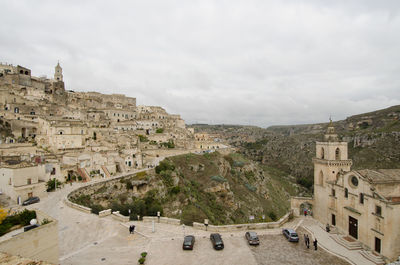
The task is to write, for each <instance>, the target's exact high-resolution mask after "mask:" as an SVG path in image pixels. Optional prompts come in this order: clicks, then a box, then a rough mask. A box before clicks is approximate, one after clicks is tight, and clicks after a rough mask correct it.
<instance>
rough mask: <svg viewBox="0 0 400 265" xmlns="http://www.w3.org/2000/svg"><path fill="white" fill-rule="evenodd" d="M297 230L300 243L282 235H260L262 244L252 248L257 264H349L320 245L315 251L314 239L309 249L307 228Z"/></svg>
mask: <svg viewBox="0 0 400 265" xmlns="http://www.w3.org/2000/svg"><path fill="white" fill-rule="evenodd" d="M296 232H297V233H298V235H299V238H300V242H299V243H293V242H288V241H287V240H286V238H285V237H283V236H282V235H266V236H260V245H259V246H258V247H253V248H251V251H252V253H253V255H254V257H255V259H256V261H257V264H260V265H265V264H302V265H314V264H335V265H348V264H349V263H348V262H346V261H344V260H343V259H340V258H338V257H336V256H333V255H331V254H329V253H328V252H326V251H325V250H323V249H321V248H320V247H318V250H317V251H315V250H314V246H313V244H312V241H311V245H310V248H309V249H307V248H306V246H305V244H304V240H303V236H304V232H305V230H304V229H302V228H298V229H297V230H296Z"/></svg>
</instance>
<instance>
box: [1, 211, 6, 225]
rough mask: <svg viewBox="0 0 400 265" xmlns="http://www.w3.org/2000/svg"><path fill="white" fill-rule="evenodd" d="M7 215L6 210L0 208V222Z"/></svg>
mask: <svg viewBox="0 0 400 265" xmlns="http://www.w3.org/2000/svg"><path fill="white" fill-rule="evenodd" d="M6 217H7V211H6V210H5V209H3V208H0V224H1V223H2V222H3V220H4V219H6Z"/></svg>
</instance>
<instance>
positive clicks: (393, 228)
mask: <svg viewBox="0 0 400 265" xmlns="http://www.w3.org/2000/svg"><path fill="white" fill-rule="evenodd" d="M313 162H314V196H313V198H299V197H297V198H293V199H292V209H293V210H294V211H295V215H298V214H301V212H302V208H303V207H304V205H305V204H310V205H312V206H311V207H312V213H313V216H314V218H315V219H317V220H318V221H319V222H321V223H322V224H329V225H330V226H331V227H332V228H333V229H332V230H333V231H334V232H336V233H339V234H341V235H343V236H344V237H346V238H349V239H350V241H358V242H359V243H360V245H361V246H362V247H363V248H364V249H367V250H371V251H372V252H373V253H374V254H375V255H378V256H382V257H383V258H385V259H386V260H395V259H397V257H398V256H399V255H400V225H399V223H398V221H399V220H400V169H377V170H370V169H363V170H351V166H352V160H351V159H348V157H347V142H341V141H340V140H339V138H338V136H337V134H336V133H335V129H334V127H333V125H332V122H331V123H330V124H329V126H328V129H327V132H326V134H325V139H324V141H323V142H317V143H316V157H315V158H314V159H313ZM300 203H303V204H301V206H299V205H300Z"/></svg>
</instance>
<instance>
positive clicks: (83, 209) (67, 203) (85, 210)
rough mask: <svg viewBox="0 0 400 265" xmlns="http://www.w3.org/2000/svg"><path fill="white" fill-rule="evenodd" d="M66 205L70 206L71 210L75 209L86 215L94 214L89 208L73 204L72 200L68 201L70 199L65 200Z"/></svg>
mask: <svg viewBox="0 0 400 265" xmlns="http://www.w3.org/2000/svg"><path fill="white" fill-rule="evenodd" d="M64 203H65V204H66V205H68V206H69V207H71V208H74V209H76V210H79V211H82V212H84V213H92V209H90V208H89V207H85V206H82V205H79V204H76V203H73V202H71V201H70V200H68V198H65V199H64Z"/></svg>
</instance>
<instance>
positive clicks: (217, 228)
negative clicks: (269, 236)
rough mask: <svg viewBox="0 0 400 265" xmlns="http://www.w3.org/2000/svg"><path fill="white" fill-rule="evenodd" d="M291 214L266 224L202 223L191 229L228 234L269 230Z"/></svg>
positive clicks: (194, 225) (279, 224)
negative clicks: (206, 224)
mask: <svg viewBox="0 0 400 265" xmlns="http://www.w3.org/2000/svg"><path fill="white" fill-rule="evenodd" d="M291 214H292V212H289V213H287V214H285V215H284V216H283V217H282V218H281V219H279V220H278V221H276V222H268V223H254V224H252V223H247V224H234V225H210V224H209V225H208V227H207V229H206V226H205V225H204V224H202V223H196V222H193V228H196V229H200V230H207V231H210V232H230V231H245V230H253V229H254V230H256V229H269V228H278V227H280V226H282V225H283V224H284V223H286V222H287V221H288V220H289V218H290V216H291Z"/></svg>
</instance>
